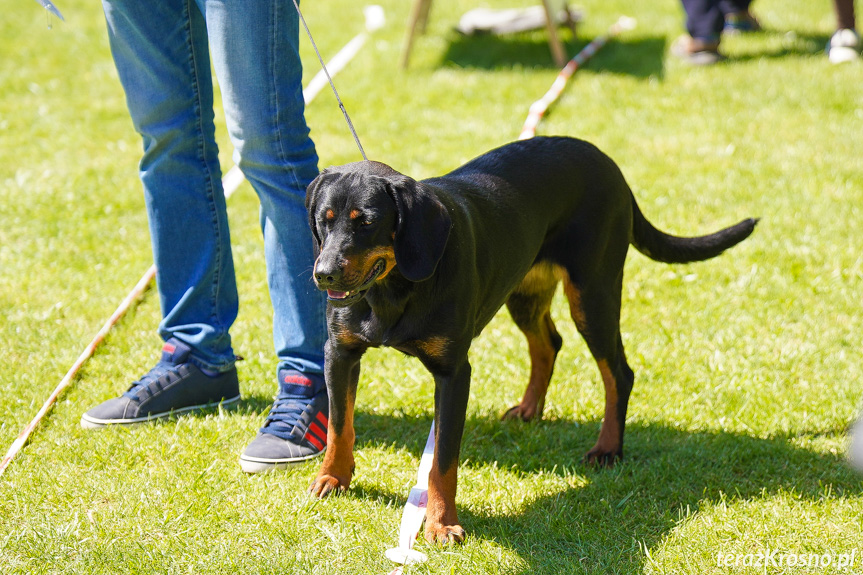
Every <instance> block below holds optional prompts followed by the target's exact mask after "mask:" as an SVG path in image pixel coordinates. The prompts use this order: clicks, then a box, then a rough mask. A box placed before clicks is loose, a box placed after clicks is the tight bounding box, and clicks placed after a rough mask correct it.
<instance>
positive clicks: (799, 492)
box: [352, 413, 863, 574]
mask: <svg viewBox="0 0 863 575" xmlns="http://www.w3.org/2000/svg"><path fill="white" fill-rule="evenodd" d="M430 421H431V420H430V418H425V419H416V418H402V417H398V416H382V415H378V414H370V413H357V417H356V425H357V433H358V437H357V444H358V446H359V447H362V446H363V445H366V446H371V445H380V444H382V443H383V444H395V445H399V444H403V445H405V447H407V448H408V449H410V450H411V451H412V452H414V453H415V454H417V456H418V455H419V454H420V453H421V452H422V448H423V445H424V442H425V437H426V430H427V429H428V426H429V424H430ZM598 430H599V422H598V421H592V422H586V423H578V424H576V423H573V422H567V421H550V422H540V423H537V424H524V423H520V422H505V423H504V422H498V421H494V420H490V419H471V420H469V421H468V422H467V427H466V431H465V437H464V441H463V443H462V445H463V447H462V466H463V468H467V467H470V466H485V465H488V464H491V463H493V462H495V463H496V464H497V466H498V468H500V469H504V470H507V471H508V472H512V473H515V474H516V475H518V474H528V475H529V474H539V473H544V474H557V475H559V476H568V477H572V476H576V477H579V478H581V479H582V480H583V481H584V483H585V485H584V486H580V487H573V488H563V489H562V490H560V491H559V492H557V493H554V494H553V495H543V496H540V497H537V498H536V499H533V500H531V499H530V497H529V496H528V498H527V500H528V503H527V504H526V505H525V507H524V508H523V509H522V510H521V511H520V512H519V513H517V514H504V513H500V514H496V513H487V512H485V511H484V510H483V511H479V510H476V509H473V508H471V507H469V506H461V507H460V509H459V517H460V520H461V522H462V525H464V526H465V528H466V529H467V531H468V533H469V534H470V535H471V536H473V537H478V538H481V539H487V540H494V541H496V542H497V543H498V544H499V545H501V546H503V547H506V548H509V549H511V550H512V551H513V552H515V553H517V554H518V555H519V556H520V557H521V558H522V559H523V560H524V562H525V563H526V564H527V568H526V569H525V570H524V572H525V573H553V574H557V573H570V572H574V571H583V570H587V571H597V572H612V571H613V572H618V573H619V572H624V573H641V572H642V571H643V569H644V564H643V560H644V555H643V553H642V552H641V551H640V550H639V548H638V544H639V543H641V544H644V545H646V546H647V547H648V548H651V547H654V546H655V545H657V544H659V543H660V542H661V541H662V540H663V538H664V537H666V536H667V535H668V533H669V532H670V531H671V530H672V529H673V528H674V527H675V525H677V523H678V521H679V520H680V518H681V513H685V512H686V510H687V509H689V510H692V511H696V510H697V509H698V508H699V507H700V506H702V505H704V504H709V505H712V504H719V503H720V502H722V501H725V502H731V503H733V502H734V501H745V500H749V499H763V498H765V497H769V496H770V495H771V494H773V493H777V492H779V491H783V492H786V493H787V492H793V493H794V494H795V495H796V496H798V497H800V498H801V499H804V500H811V501H816V500H819V499H821V498H822V497H824V496H825V490H827V489H829V490H830V492H831V494H832V496H834V497H835V496H842V495H843V494H845V493H849V494H850V493H854V494H858V493H860V491H861V488H863V484H861V478H860V477H859V476H857V475H856V474H855V473H854V472H853V471H852V470H850V469H849V468H848V467H847V466H846V465H845V463H844V460H843V459H842V458H841V457H840V456H835V455H821V454H817V453H813V452H811V451H808V450H806V449H801V448H798V447H796V446H794V445H793V444H792V443H791V441H790V439H791V438H790V437H778V438H773V439H758V438H753V437H748V436H745V435H738V434H733V433H723V432H695V433H693V432H689V431H682V430H679V429H674V428H671V427H668V426H666V425H662V424H655V423H651V424H639V423H630V424H629V425H628V426H627V459H626V460H625V461H624V462H623V463H622V464H620V465H618V466H617V467H615V468H614V469H608V470H603V469H593V468H589V467H586V466H583V465H581V464H580V458H581V456H582V454H583V453H584V452H585V451H587V449H588V448H589V447H590V446H592V445H593V441H594V439H595V437H596V434H597V433H598ZM843 432H844V430H835V431H832V432H829V433H828V435H839V434H841V433H843ZM813 435H815V434H813ZM405 438H411V439H410V440H409V441H405ZM462 477H464V474H462ZM352 491H353V492H354V496H355V497H358V498H371V499H380V500H382V501H387V502H390V503H392V504H393V505H394V506H396V507H401V506H402V505H403V504H404V495H405V494H403V493H389V492H384V491H381V490H377V489H375V488H368V487H360V486H358V485H357V486H354V488H352Z"/></svg>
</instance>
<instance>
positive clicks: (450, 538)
mask: <svg viewBox="0 0 863 575" xmlns="http://www.w3.org/2000/svg"><path fill="white" fill-rule="evenodd" d="M465 536H466V533H465V531H464V529H463V528H462V526H461V525H442V524H440V523H437V524H434V523H429V522H428V521H426V530H425V538H426V541H428V542H429V543H437V544H439V545H450V544H453V543H463V542H464V538H465Z"/></svg>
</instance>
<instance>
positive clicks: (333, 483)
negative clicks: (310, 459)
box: [309, 474, 350, 498]
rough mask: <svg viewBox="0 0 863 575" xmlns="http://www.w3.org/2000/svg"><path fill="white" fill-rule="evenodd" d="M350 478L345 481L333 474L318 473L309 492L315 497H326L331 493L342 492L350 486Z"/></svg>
mask: <svg viewBox="0 0 863 575" xmlns="http://www.w3.org/2000/svg"><path fill="white" fill-rule="evenodd" d="M348 483H350V480H348V481H344V480H341V479H339V478H338V477H334V476H332V475H326V474H322V475H318V476H317V477H316V478H315V480H314V481H313V482H312V484H311V485H310V486H309V494H310V495H313V496H315V497H321V498H323V497H326V496H327V495H330V494H331V493H335V494H338V493H342V492H344V491H345V490H346V489H347V488H348Z"/></svg>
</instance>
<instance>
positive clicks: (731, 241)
mask: <svg viewBox="0 0 863 575" xmlns="http://www.w3.org/2000/svg"><path fill="white" fill-rule="evenodd" d="M757 223H758V219H757V218H748V219H745V220H743V221H742V222H740V223H738V224H735V225H733V226H731V227H728V228H725V229H723V230H719V231H718V232H715V233H712V234H708V235H706V236H696V237H692V238H682V237H678V236H672V235H670V234H666V233H665V232H662V231H660V230H658V229H656V228H655V227H654V226H653V224H651V223H650V222H648V221H647V218H645V217H644V214H642V213H641V210H640V209H639V208H638V204H637V203H635V198H633V200H632V224H633V225H632V245H633V246H635V248H636V249H637V250H638V251H640V252H641V253H643V254H644V255H646V256H647V257H649V258H650V259H652V260H656V261H658V262H664V263H668V264H683V263H687V262H697V261H701V260H707V259H710V258H713V257H716V256H718V255H719V254H721V253H722V252H724V251H725V250H727V249H728V248H730V247H732V246H735V245H737V244H739V243H740V242H742V241H743V240H745V239H746V238H748V237H749V235H750V234H751V233H752V231H753V230H754V229H755V225H756V224H757Z"/></svg>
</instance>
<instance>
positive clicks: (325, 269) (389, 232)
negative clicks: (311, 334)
mask: <svg viewBox="0 0 863 575" xmlns="http://www.w3.org/2000/svg"><path fill="white" fill-rule="evenodd" d="M306 208H307V210H308V212H309V226H310V227H311V229H312V235H313V236H314V238H315V243H316V248H317V254H318V255H317V258H316V260H315V269H314V278H315V284H316V285H317V286H318V288H319V289H322V290H326V291H327V296H328V298H329V300H330V302H331V303H333V304H335V305H349V304H351V303H354V302H355V301H357V300H359V299H361V298H362V297H363V295H365V292H366V291H368V289H369V288H370V287H372V285H374V284H375V282H378V281H380V280H381V279H383V278H384V277H386V276H387V275H388V274H389V273H390V272H391V271H392V270H393V268H397V269H398V272H399V273H400V274H401V275H402V276H404V277H405V278H406V279H408V280H410V281H414V282H418V281H423V280H426V279H428V278H429V277H431V275H432V274H433V273H434V271H435V268H436V267H437V264H438V262H439V261H440V259H441V256H443V252H444V248H445V247H446V242H447V239H448V238H449V231H450V226H451V219H450V215H449V212H447V210H446V207H444V205H443V204H442V203H441V202H440V201H439V200H438V199H437V198H436V197H435V196H434V194H432V193H431V191H430V190H429V189H428V188H427V187H426V186H424V185H423V184H422V183H420V182H417V181H415V180H413V179H411V178H409V177H407V176H405V175H403V174H400V173H399V172H396V171H395V170H393V169H392V168H390V167H389V166H387V165H385V164H381V163H379V162H369V161H366V162H357V163H354V164H348V165H345V166H340V167H336V168H328V169H326V170H324V171H323V172H321V174H320V175H319V176H318V177H317V178H315V180H314V181H312V183H311V184H309V188H308V190H307V193H306Z"/></svg>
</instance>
